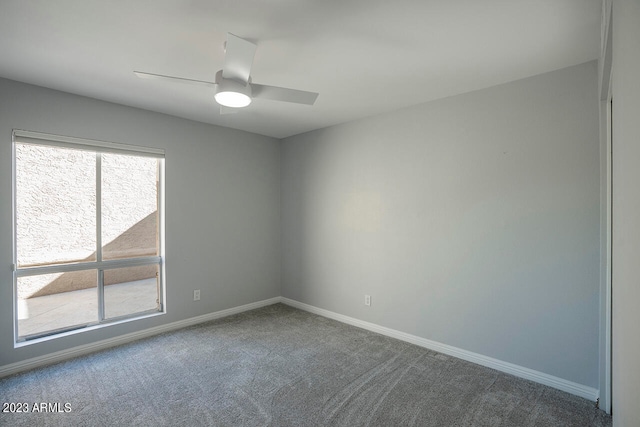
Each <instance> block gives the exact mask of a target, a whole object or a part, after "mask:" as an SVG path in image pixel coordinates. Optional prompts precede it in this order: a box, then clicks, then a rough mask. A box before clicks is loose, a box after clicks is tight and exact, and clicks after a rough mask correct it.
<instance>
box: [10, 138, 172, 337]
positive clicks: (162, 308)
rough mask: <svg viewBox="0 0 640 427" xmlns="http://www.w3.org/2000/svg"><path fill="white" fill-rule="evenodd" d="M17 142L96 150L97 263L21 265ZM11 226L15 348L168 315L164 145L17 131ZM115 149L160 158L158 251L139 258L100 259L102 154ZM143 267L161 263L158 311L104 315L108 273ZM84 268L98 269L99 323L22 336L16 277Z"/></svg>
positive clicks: (156, 309) (13, 162) (13, 160)
mask: <svg viewBox="0 0 640 427" xmlns="http://www.w3.org/2000/svg"><path fill="white" fill-rule="evenodd" d="M16 144H34V145H40V146H49V147H61V148H70V149H74V150H85V151H89V152H93V153H95V154H96V182H95V188H96V226H95V233H96V259H95V260H94V261H73V262H62V263H55V264H54V263H52V264H47V265H40V266H25V267H19V266H18V248H17V222H16V218H17V176H16V163H17V159H16ZM11 149H12V212H11V213H12V225H13V236H12V237H13V242H12V244H13V258H12V271H13V322H14V325H13V326H14V328H13V330H14V347H21V346H24V345H28V344H33V343H37V342H42V341H46V340H50V339H55V338H59V337H62V336H67V335H70V334H76V333H80V332H84V331H88V330H93V329H98V328H103V327H107V326H110V325H113V324H118V323H123V322H128V321H132V320H137V319H141V318H147V317H152V316H157V315H162V314H166V303H165V299H166V280H165V277H166V274H165V221H164V216H165V215H164V207H165V205H164V188H165V172H164V170H165V167H164V159H165V154H164V150H163V149H159V148H151V147H143V146H135V145H127V144H120V143H115V142H106V141H99V140H92V139H85V138H76V137H70V136H61V135H52V134H46V133H41V132H33V131H27V130H21V129H14V130H13V133H12V146H11ZM103 153H115V154H123V155H131V156H138V157H140V156H142V157H152V158H156V159H157V160H158V189H157V192H158V193H157V197H158V208H157V212H158V255H153V256H139V257H131V258H118V259H108V260H103V259H102V246H103V245H102V219H101V218H102V212H103V211H102V182H101V181H102V176H101V175H102V174H101V170H102V165H101V163H102V157H101V156H102V154H103ZM143 265H157V266H158V273H157V275H158V278H157V280H158V282H157V283H158V291H157V292H158V305H157V307H156V308H155V309H150V310H145V311H141V312H136V313H132V314H127V315H123V316H118V317H113V318H105V305H104V304H105V298H104V271H105V270H111V269H116V268H127V267H137V266H143ZM81 270H96V272H97V278H96V283H97V300H98V301H97V302H98V310H97V313H96V321H95V322H89V323H87V324H81V325H76V326H69V327H68V328H62V329H61V330H50V331H45V332H42V333H39V334H35V335H33V336H22V337H21V336H20V335H19V330H18V326H19V325H18V278H19V277H28V276H34V275H42V274H50V273H66V272H72V271H81Z"/></svg>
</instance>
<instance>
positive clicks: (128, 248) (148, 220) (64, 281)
mask: <svg viewBox="0 0 640 427" xmlns="http://www.w3.org/2000/svg"><path fill="white" fill-rule="evenodd" d="M157 236H158V211H154V212H152V213H150V214H149V215H147V216H146V217H145V218H143V219H141V220H140V221H138V222H137V223H136V224H134V225H133V226H131V227H130V228H129V229H127V230H126V231H125V232H123V233H122V234H120V235H119V236H118V237H116V238H115V239H113V240H112V241H111V242H109V243H108V244H106V245H105V246H103V247H102V258H103V259H105V260H108V259H121V258H132V257H141V256H153V255H157V254H158V241H157ZM94 259H95V252H94V253H93V255H92V256H90V257H88V258H86V259H85V260H83V261H92V260H94ZM157 271H158V266H157V265H156V264H153V265H142V266H138V267H126V268H119V269H113V270H105V274H104V284H105V286H106V285H113V284H116V283H124V282H132V281H134V280H142V279H149V278H152V277H156V273H157ZM96 286H97V281H96V270H83V271H71V272H68V273H63V274H62V275H61V276H59V277H58V278H56V279H55V280H53V281H52V282H51V283H49V284H48V285H46V286H45V287H43V288H42V289H40V290H39V291H38V292H36V293H34V294H32V295H31V296H30V297H29V298H34V297H41V296H44V295H51V294H58V293H62V292H69V291H77V290H79V289H88V288H95V287H96Z"/></svg>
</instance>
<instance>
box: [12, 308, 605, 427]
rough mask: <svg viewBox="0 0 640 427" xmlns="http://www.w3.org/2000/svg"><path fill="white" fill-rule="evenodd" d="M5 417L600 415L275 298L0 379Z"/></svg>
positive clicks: (598, 418) (348, 422)
mask: <svg viewBox="0 0 640 427" xmlns="http://www.w3.org/2000/svg"><path fill="white" fill-rule="evenodd" d="M0 396H2V398H1V399H0V400H1V401H2V402H3V403H4V402H28V403H29V407H30V409H31V407H32V405H33V404H34V403H40V402H45V403H53V404H54V407H53V408H52V409H56V408H55V403H58V408H57V409H59V410H61V411H64V409H65V404H66V403H68V404H69V406H68V407H67V408H69V409H70V412H55V413H50V412H49V413H43V412H40V413H28V414H24V413H22V414H6V413H0V424H2V425H11V426H21V425H28V426H39V425H46V426H63V425H64V426H75V425H78V426H80V425H81V426H120V425H123V426H132V425H140V426H164V425H172V426H173V425H175V426H199V425H206V426H329V425H330V426H350V427H351V426H385V427H388V426H519V427H521V426H553V427H558V426H580V427H584V426H610V425H611V418H610V417H608V416H607V415H606V414H604V412H602V411H600V410H597V409H595V408H594V404H593V402H589V401H587V400H585V399H582V398H579V397H575V396H572V395H569V394H567V393H564V392H561V391H557V390H554V389H552V388H549V387H545V386H542V385H539V384H536V383H533V382H530V381H527V380H523V379H519V378H516V377H513V376H510V375H507V374H503V373H500V372H497V371H494V370H492V369H488V368H484V367H481V366H478V365H474V364H472V363H468V362H465V361H462V360H459V359H455V358H453V357H449V356H445V355H442V354H439V353H436V352H433V351H430V350H427V349H424V348H421V347H417V346H414V345H411V344H407V343H405V342H402V341H398V340H395V339H392V338H388V337H385V336H382V335H378V334H375V333H372V332H369V331H365V330H362V329H359V328H355V327H352V326H348V325H344V324H342V323H339V322H336V321H333V320H330V319H326V318H323V317H320V316H316V315H313V314H309V313H306V312H304V311H300V310H297V309H294V308H290V307H287V306H285V305H282V304H276V305H272V306H269V307H264V308H261V309H258V310H254V311H250V312H246V313H242V314H239V315H235V316H230V317H227V318H224V319H219V320H216V321H212V322H208V323H204V324H201V325H197V326H192V327H189V328H186V329H183V330H180V331H176V332H171V333H166V334H162V335H158V336H155V337H151V338H148V339H144V340H141V341H138V342H135V343H131V344H127V345H123V346H120V347H117V348H114V349H109V350H105V351H102V352H99V353H95V354H91V355H88V356H84V357H80V358H76V359H73V360H70V361H67V362H63V363H59V364H56V365H52V366H49V367H44V368H40V369H35V370H32V371H29V372H26V373H21V374H17V375H14V376H11V377H7V378H4V379H0Z"/></svg>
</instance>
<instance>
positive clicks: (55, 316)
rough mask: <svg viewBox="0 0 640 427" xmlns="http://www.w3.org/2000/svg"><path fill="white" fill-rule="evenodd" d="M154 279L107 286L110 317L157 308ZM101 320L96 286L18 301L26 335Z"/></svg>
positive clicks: (21, 331) (22, 331) (21, 330)
mask: <svg viewBox="0 0 640 427" xmlns="http://www.w3.org/2000/svg"><path fill="white" fill-rule="evenodd" d="M157 298H158V291H157V282H156V279H155V278H151V279H144V280H137V281H135V282H126V283H119V284H115V285H109V286H105V288H104V305H105V317H106V318H107V319H109V318H113V317H118V316H124V315H127V314H133V313H138V312H141V311H146V310H151V309H154V308H156V307H157V302H156V300H157ZM97 321H98V295H97V289H96V288H91V289H82V290H78V291H70V292H62V293H59V294H52V295H45V296H41V297H36V298H28V299H20V300H18V333H19V335H20V336H27V335H32V334H37V333H43V332H47V331H52V330H56V329H60V328H66V327H71V326H75V325H85V324H87V323H94V322H97Z"/></svg>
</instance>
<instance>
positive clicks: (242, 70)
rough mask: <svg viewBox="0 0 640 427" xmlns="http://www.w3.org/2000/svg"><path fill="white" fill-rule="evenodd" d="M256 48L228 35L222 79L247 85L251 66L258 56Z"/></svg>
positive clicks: (249, 43) (243, 40)
mask: <svg viewBox="0 0 640 427" xmlns="http://www.w3.org/2000/svg"><path fill="white" fill-rule="evenodd" d="M256 47H257V46H256V45H255V44H253V43H251V42H249V41H246V40H245V39H241V38H240V37H238V36H235V35H233V34H231V33H227V42H226V44H225V54H224V63H223V65H222V77H224V78H225V79H233V80H236V81H239V82H241V83H243V84H245V85H246V84H247V82H248V81H249V75H250V74H251V65H252V64H253V57H254V56H255V54H256Z"/></svg>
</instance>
